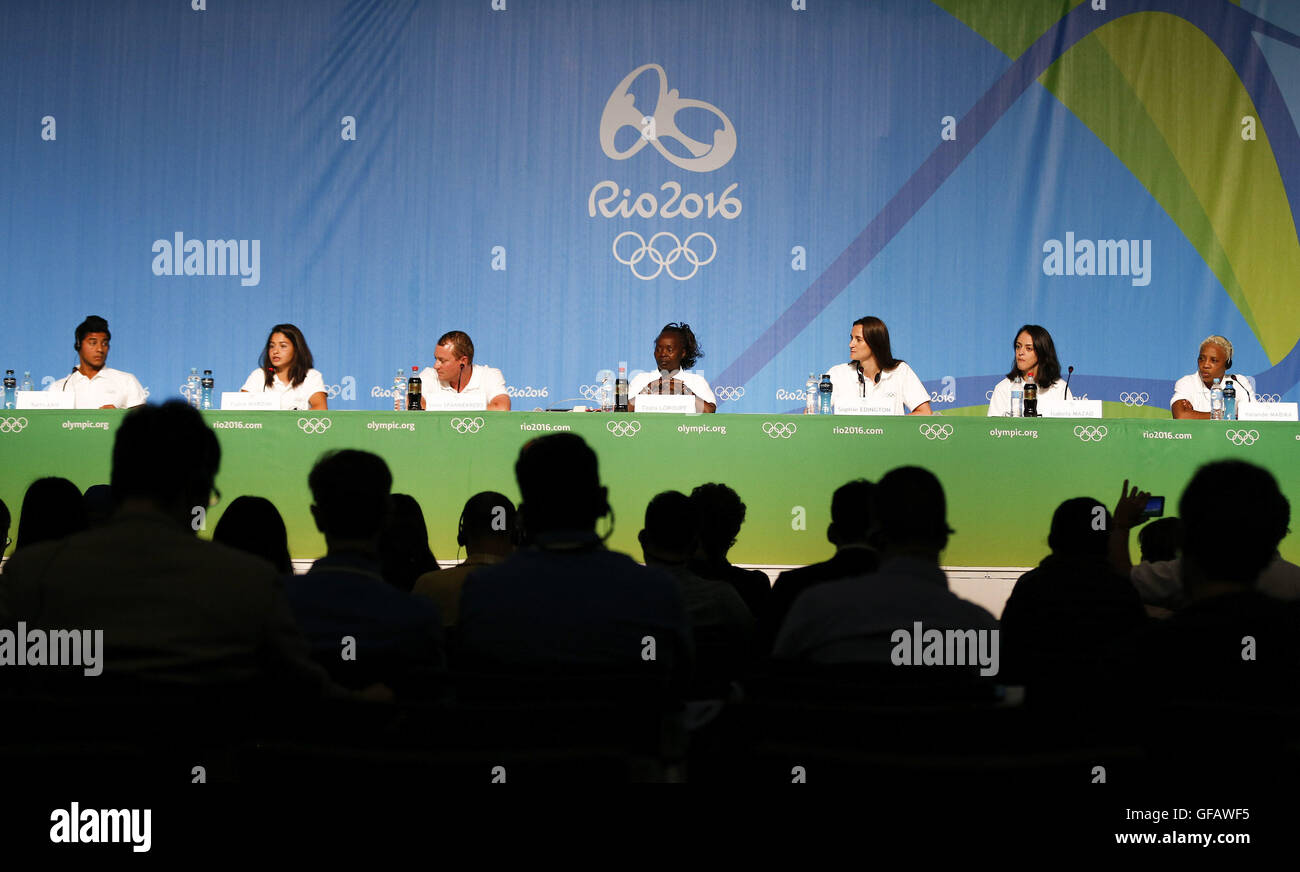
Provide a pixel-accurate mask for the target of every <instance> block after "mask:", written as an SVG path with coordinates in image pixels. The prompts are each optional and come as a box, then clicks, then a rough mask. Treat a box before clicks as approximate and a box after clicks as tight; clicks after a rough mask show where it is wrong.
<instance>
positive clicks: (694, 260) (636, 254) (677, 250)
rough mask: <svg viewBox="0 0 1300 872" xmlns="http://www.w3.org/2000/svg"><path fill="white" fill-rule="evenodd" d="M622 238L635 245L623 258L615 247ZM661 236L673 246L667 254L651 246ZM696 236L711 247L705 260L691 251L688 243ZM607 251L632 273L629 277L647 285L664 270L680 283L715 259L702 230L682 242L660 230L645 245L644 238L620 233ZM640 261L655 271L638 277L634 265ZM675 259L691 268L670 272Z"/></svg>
mask: <svg viewBox="0 0 1300 872" xmlns="http://www.w3.org/2000/svg"><path fill="white" fill-rule="evenodd" d="M625 236H635V237H636V241H637V245H638V246H639V247H638V248H636V249H634V250H633V251H632V253H631V254H630V255H628V256H627V257H626V258H625V257H623V256H622V255H621V254H619V252H618V244H619V243H620V242H622V241H623V237H625ZM661 236H665V237H667V238H669V239H671V240H672V244H673V247H672V248H670V249H668V251H667V252H663V251H660V250H659V249H658V248H656V247H655V243H656V242H657V241H658V239H659V238H660V237H661ZM697 236H702V237H704V238H705V239H707V240H708V241H709V245H710V246H712V251H710V252H709V256H708V257H702V256H701V255H700V254H698V253H697V252H696V251H695V250H694V249H692V248H691V240H693V239H695V237H697ZM701 247H702V246H701ZM610 250H612V251H613V252H614V259H615V260H617V261H618V262H619V263H621V264H625V265H626V266H627V267H628V268H629V269H631V270H632V275H634V276H636V277H637V278H639V279H641V280H642V281H646V282H648V281H650V280H651V279H653V278H655V277H657V276H658V275H659V273H661V272H663V271H664V270H668V275H670V276H672V277H673V278H675V279H677V281H679V282H684V281H686V280H687V279H689V278H693V277H694V276H695V274H696V273H697V272H699V270H700V267H702V266H705V265H706V264H709V263H712V262H713V259H714V258H715V257H717V256H718V243H717V242H715V241H714V240H713V237H712V236H710V235H709V234H707V233H705V232H704V231H702V230H697V231H696V232H695V233H692V234H691V235H690V236H688V237H686V240H685V241H682V240H680V239H678V238H677V234H675V233H669V232H668V231H667V230H661V231H659V232H658V233H656V234H655V235H654V236H651V237H650V241H649V242H647V241H646V240H645V238H644V237H643V236H642V235H641V234H640V233H637V232H636V231H635V230H624V231H623V232H622V233H620V234H619V235H618V236H615V237H614V244H613V245H612V246H610ZM643 260H649V261H650V263H652V264H654V265H655V271H654V272H652V273H650V274H649V275H642V274H641V272H639V271H638V270H637V268H636V265H637V264H638V263H640V262H641V261H643ZM679 260H684V261H686V262H687V263H688V264H690V265H691V271H690V272H688V273H686V275H678V274H677V273H676V272H674V271H673V264H675V263H676V262H677V261H679ZM648 269H649V268H648V267H647V270H648ZM682 269H683V267H678V270H679V271H680V270H682Z"/></svg>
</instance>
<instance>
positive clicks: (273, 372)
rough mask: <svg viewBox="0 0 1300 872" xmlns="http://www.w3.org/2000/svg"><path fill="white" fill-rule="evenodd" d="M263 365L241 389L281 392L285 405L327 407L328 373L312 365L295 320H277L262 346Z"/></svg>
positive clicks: (251, 391)
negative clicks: (280, 321) (280, 322)
mask: <svg viewBox="0 0 1300 872" xmlns="http://www.w3.org/2000/svg"><path fill="white" fill-rule="evenodd" d="M258 362H259V363H260V364H261V368H260V369H255V370H253V371H252V372H251V373H249V375H248V379H247V380H245V382H244V386H243V387H242V388H240V391H243V392H244V393H250V394H260V393H272V394H279V395H280V408H281V409H295V410H298V411H302V410H305V409H327V408H329V406H328V404H327V403H326V393H325V377H324V376H322V375H321V374H320V371H319V370H315V369H312V365H313V363H314V361H313V360H312V356H311V349H310V348H308V347H307V339H306V338H305V337H304V336H303V335H302V331H301V330H299V329H298V328H297V327H295V326H293V325H292V324H276V325H275V326H274V327H272V328H271V335H270V336H268V337H267V338H266V345H264V346H263V347H262V356H261V358H260V359H259V361H258Z"/></svg>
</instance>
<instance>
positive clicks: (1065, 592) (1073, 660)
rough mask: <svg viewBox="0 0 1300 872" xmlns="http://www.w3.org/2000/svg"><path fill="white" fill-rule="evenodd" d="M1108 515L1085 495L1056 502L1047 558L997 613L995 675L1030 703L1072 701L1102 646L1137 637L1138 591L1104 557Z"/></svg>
mask: <svg viewBox="0 0 1300 872" xmlns="http://www.w3.org/2000/svg"><path fill="white" fill-rule="evenodd" d="M1110 525H1111V515H1110V512H1108V511H1106V507H1105V506H1104V505H1103V504H1102V503H1100V502H1098V501H1097V500H1094V499H1092V498H1090V497H1078V498H1075V499H1071V500H1066V501H1065V502H1063V503H1061V505H1059V506H1058V507H1057V509H1056V512H1055V513H1054V514H1053V515H1052V527H1051V532H1050V533H1049V534H1048V537H1047V544H1048V547H1050V548H1051V549H1052V553H1051V554H1049V555H1048V556H1047V557H1045V558H1043V560H1042V562H1041V563H1039V564H1038V568H1037V569H1032V570H1030V571H1029V572H1026V573H1025V574H1024V575H1022V576H1020V578H1019V580H1017V581H1016V586H1015V588H1014V589H1012V591H1011V596H1010V597H1009V598H1008V599H1007V602H1006V605H1005V606H1004V607H1003V610H1002V621H1001V623H1002V635H1001V642H1002V672H1001V675H1002V678H1003V679H1004V680H1005V681H1006V682H1007V683H1011V684H1019V683H1023V684H1025V685H1027V686H1028V687H1029V688H1030V691H1029V693H1030V699H1034V698H1035V697H1037V698H1038V699H1051V698H1053V697H1055V696H1056V695H1058V693H1059V695H1061V696H1064V697H1066V698H1069V699H1076V698H1077V694H1078V693H1079V692H1080V691H1081V684H1083V683H1088V682H1091V681H1092V680H1093V679H1094V678H1096V677H1097V675H1098V673H1097V670H1096V666H1097V664H1098V662H1099V660H1100V658H1101V656H1102V654H1103V652H1104V651H1105V650H1106V648H1107V647H1108V646H1109V645H1110V644H1112V643H1113V642H1115V641H1116V640H1118V639H1122V638H1124V637H1126V636H1131V635H1133V634H1136V633H1138V632H1140V631H1141V630H1142V629H1143V628H1144V627H1145V626H1146V621H1147V618H1146V614H1145V612H1144V611H1143V609H1142V603H1141V601H1140V600H1139V599H1138V596H1137V591H1135V590H1134V589H1133V585H1132V584H1130V583H1129V582H1128V580H1127V579H1125V578H1124V577H1123V576H1121V575H1118V574H1116V573H1115V571H1114V570H1112V569H1111V567H1110V562H1109V561H1108V560H1107V558H1106V549H1107V540H1108V538H1109V533H1110Z"/></svg>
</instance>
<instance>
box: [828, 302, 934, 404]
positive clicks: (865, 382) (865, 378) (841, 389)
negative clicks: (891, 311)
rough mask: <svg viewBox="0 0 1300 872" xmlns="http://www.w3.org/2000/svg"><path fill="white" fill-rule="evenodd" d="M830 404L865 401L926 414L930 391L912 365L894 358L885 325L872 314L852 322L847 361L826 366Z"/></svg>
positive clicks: (887, 329)
mask: <svg viewBox="0 0 1300 872" xmlns="http://www.w3.org/2000/svg"><path fill="white" fill-rule="evenodd" d="M830 376H831V405H832V406H838V405H840V404H843V403H849V402H863V401H865V402H869V403H877V404H882V405H888V406H890V407H891V408H892V409H893V411H892V412H890V414H893V415H901V414H903V409H904V407H906V408H907V409H909V410H910V411H908V412H907V414H909V415H929V414H932V413H931V411H930V392H929V391H927V390H926V389H925V386H924V385H922V384H921V379H920V378H918V377H917V375H916V373H915V372H913V371H912V368H911V367H910V366H908V365H907V364H906V363H904V362H903V361H901V360H898V359H896V358H895V357H894V354H893V350H892V349H891V348H890V347H889V328H888V327H886V326H885V322H884V321H881V320H880V319H879V318H877V317H875V316H874V315H868V316H866V317H865V318H859V319H858V320H856V321H854V322H853V328H852V330H851V331H850V333H849V362H848V363H838V364H836V365H835V366H832V367H831V368H830Z"/></svg>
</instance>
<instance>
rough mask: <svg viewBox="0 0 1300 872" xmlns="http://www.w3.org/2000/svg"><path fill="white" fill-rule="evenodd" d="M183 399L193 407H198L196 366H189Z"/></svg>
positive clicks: (197, 372) (197, 374)
mask: <svg viewBox="0 0 1300 872" xmlns="http://www.w3.org/2000/svg"><path fill="white" fill-rule="evenodd" d="M185 399H186V400H188V401H189V404H190V405H191V406H193V407H194V408H196V409H197V408H198V407H199V370H198V368H197V367H193V366H192V367H190V376H189V378H187V379H185Z"/></svg>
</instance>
